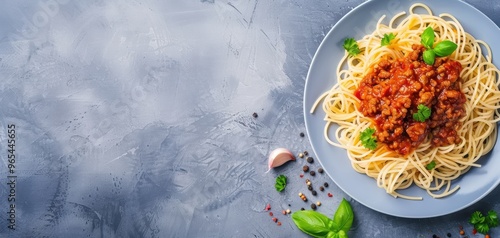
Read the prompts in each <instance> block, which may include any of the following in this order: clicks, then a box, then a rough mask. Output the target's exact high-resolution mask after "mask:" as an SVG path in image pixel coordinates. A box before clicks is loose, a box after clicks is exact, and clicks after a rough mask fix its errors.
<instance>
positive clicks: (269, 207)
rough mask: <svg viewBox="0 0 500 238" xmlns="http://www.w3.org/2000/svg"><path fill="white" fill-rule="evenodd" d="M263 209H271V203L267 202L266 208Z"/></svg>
mask: <svg viewBox="0 0 500 238" xmlns="http://www.w3.org/2000/svg"><path fill="white" fill-rule="evenodd" d="M265 210H266V211H269V210H271V204H269V203H268V204H267V205H266V208H265Z"/></svg>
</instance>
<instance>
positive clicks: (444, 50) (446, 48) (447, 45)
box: [434, 40, 458, 57]
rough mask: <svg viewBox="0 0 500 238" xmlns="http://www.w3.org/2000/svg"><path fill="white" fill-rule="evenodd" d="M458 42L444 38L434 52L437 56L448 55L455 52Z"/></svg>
mask: <svg viewBox="0 0 500 238" xmlns="http://www.w3.org/2000/svg"><path fill="white" fill-rule="evenodd" d="M457 47H458V46H457V44H455V43H453V42H451V41H449V40H444V41H441V42H439V43H437V45H436V46H435V47H434V53H436V55H437V56H441V57H442V56H448V55H451V53H453V51H455V50H456V49H457Z"/></svg>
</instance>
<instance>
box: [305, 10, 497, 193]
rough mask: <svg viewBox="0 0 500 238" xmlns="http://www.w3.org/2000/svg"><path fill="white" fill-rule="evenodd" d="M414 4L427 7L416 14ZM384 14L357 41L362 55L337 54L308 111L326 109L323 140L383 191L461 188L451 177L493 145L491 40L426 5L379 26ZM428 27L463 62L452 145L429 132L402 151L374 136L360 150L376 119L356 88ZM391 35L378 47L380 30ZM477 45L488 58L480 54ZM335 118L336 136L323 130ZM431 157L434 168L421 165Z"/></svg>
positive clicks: (494, 109) (406, 50) (494, 103)
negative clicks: (370, 145)
mask: <svg viewBox="0 0 500 238" xmlns="http://www.w3.org/2000/svg"><path fill="white" fill-rule="evenodd" d="M418 9H423V10H424V11H425V12H426V13H424V14H421V13H417V11H418ZM384 18H385V16H382V17H381V18H380V19H379V21H378V24H377V27H376V29H375V31H374V32H372V33H371V34H369V35H366V36H364V37H363V38H362V39H361V40H358V41H357V44H358V45H359V49H360V50H361V53H359V54H358V55H356V56H349V55H348V54H347V53H346V54H345V55H344V57H343V58H342V59H341V60H340V63H339V64H338V65H337V70H336V72H337V75H336V76H337V83H336V84H335V85H334V86H333V87H332V88H331V89H330V90H329V91H327V92H325V93H324V94H323V95H321V96H320V97H319V98H318V100H317V101H316V102H315V104H314V105H313V107H312V109H311V113H314V111H315V109H316V108H317V107H318V106H320V105H321V107H322V109H323V111H324V112H325V113H326V116H325V121H326V125H325V130H324V136H325V139H326V140H327V141H328V142H329V143H330V144H332V145H334V146H337V147H340V148H344V149H346V150H347V154H348V157H349V159H350V161H351V165H352V166H353V168H354V170H355V171H357V172H359V173H363V174H366V175H367V176H369V177H372V178H374V179H375V180H376V181H377V185H378V186H379V187H381V188H383V189H385V190H386V192H387V193H388V194H391V195H392V196H394V197H401V198H405V199H413V200H421V199H422V197H414V196H407V195H404V194H401V193H400V190H402V189H405V188H408V187H410V186H412V185H413V184H415V185H417V186H418V187H420V188H422V189H424V190H426V191H427V193H428V194H429V195H430V196H431V197H433V198H441V197H445V196H448V195H450V194H452V193H454V192H455V191H457V190H458V189H459V185H455V186H453V187H452V185H451V182H452V180H454V179H456V178H458V177H459V176H460V175H462V174H464V173H465V172H467V171H468V170H469V169H470V168H471V167H480V165H479V164H478V163H477V160H478V159H479V158H480V157H481V156H483V155H485V154H486V153H488V152H489V151H490V150H491V149H492V148H493V146H494V144H495V140H496V134H497V122H498V121H499V120H500V115H499V114H500V113H499V109H500V91H499V85H498V84H499V82H498V81H499V80H498V76H499V74H500V71H499V70H498V69H497V68H496V66H495V65H493V63H492V58H491V50H490V48H489V46H488V45H487V44H486V43H485V42H483V41H481V40H476V39H475V38H474V37H473V36H471V35H470V34H469V33H467V32H465V30H464V29H463V27H462V26H461V24H460V22H459V21H458V20H457V19H456V18H455V17H453V16H452V15H451V14H440V15H439V16H434V15H433V14H432V11H431V9H430V8H429V7H428V6H426V5H424V4H420V3H417V4H414V5H412V6H411V7H410V8H409V14H406V13H405V12H402V13H400V14H397V15H396V16H394V17H393V18H392V19H391V20H390V21H389V24H388V25H384V24H382V21H383V20H384ZM427 27H432V28H433V29H434V32H435V38H436V42H439V41H442V40H450V41H452V42H455V43H456V44H457V46H458V47H457V49H456V50H455V51H454V52H453V53H452V54H451V55H450V56H449V59H451V60H453V61H456V62H458V63H460V65H461V71H460V78H461V83H460V87H461V88H460V89H458V90H461V92H463V95H465V102H462V103H463V111H464V112H461V114H460V117H456V118H455V119H456V121H457V123H459V124H460V125H461V126H455V129H456V131H455V132H454V133H455V134H454V135H455V136H456V138H455V139H453V140H450V141H452V142H453V143H444V144H439V143H438V144H437V145H436V143H433V142H432V139H433V138H432V136H431V135H427V136H426V137H425V138H424V139H423V140H421V141H419V143H418V145H417V146H416V147H415V148H413V149H412V150H407V151H406V153H398V151H397V150H394V148H390V146H388V145H387V144H384V143H380V142H379V143H377V144H378V145H377V147H376V148H375V149H373V150H370V149H367V148H365V147H364V146H363V145H362V142H361V140H360V133H361V132H362V131H364V130H365V129H366V128H377V122H376V120H374V119H373V118H371V117H368V116H365V115H364V114H363V113H362V112H361V111H360V110H359V108H360V103H361V102H360V99H359V95H357V94H358V93H359V92H356V90H357V89H358V87H360V83H361V82H362V81H363V79H364V77H365V76H366V75H367V73H370V72H372V71H373V68H374V66H376V65H378V64H379V62H380V59H386V60H388V61H397V60H398V59H402V58H404V57H406V56H407V55H408V54H410V53H411V52H412V51H413V50H414V49H415V45H420V39H421V38H420V36H421V34H422V32H423V31H424V29H426V28H427ZM390 33H392V34H394V35H395V39H394V40H392V42H391V44H390V45H388V46H381V44H380V42H381V39H382V37H383V36H384V34H390ZM412 47H413V48H412ZM483 49H485V50H486V52H485V55H486V56H483ZM377 67H378V66H377ZM334 124H336V125H338V128H337V129H336V131H335V139H333V138H330V136H329V129H330V127H331V126H332V125H334ZM430 163H433V164H434V165H435V166H434V167H433V168H432V169H429V168H426V167H427V165H428V164H430Z"/></svg>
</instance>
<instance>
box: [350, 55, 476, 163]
mask: <svg viewBox="0 0 500 238" xmlns="http://www.w3.org/2000/svg"><path fill="white" fill-rule="evenodd" d="M412 49H413V51H412V52H410V53H408V54H407V55H406V56H405V57H403V58H400V59H397V60H387V59H381V60H380V61H379V62H378V64H375V65H374V66H373V67H372V68H371V70H370V71H369V72H368V73H367V74H366V75H365V76H364V78H363V80H362V81H361V83H360V85H359V87H358V88H357V89H356V90H355V92H354V93H355V96H356V97H357V98H358V99H359V100H360V105H359V108H358V110H359V111H360V112H361V113H362V114H363V115H364V116H367V117H370V118H372V119H373V120H374V122H375V125H376V127H377V130H376V133H375V136H376V138H377V141H378V142H381V143H384V144H386V145H387V147H388V148H390V149H391V150H394V151H396V152H398V153H399V154H401V155H408V154H409V153H411V152H412V151H413V150H415V148H417V147H418V146H419V145H420V144H421V143H422V142H423V141H424V140H425V139H426V138H430V139H431V144H432V146H445V145H451V144H457V143H460V141H461V140H460V137H459V136H458V134H457V131H458V130H459V128H460V126H461V123H460V119H461V118H462V117H463V116H464V115H465V107H464V104H465V102H466V99H465V94H464V93H463V92H462V91H461V79H460V72H461V70H462V66H461V64H460V63H459V62H457V61H454V60H451V59H449V58H447V57H442V58H436V60H435V62H434V65H427V64H426V63H425V62H424V61H423V59H422V53H423V52H424V51H425V48H424V47H423V46H421V45H413V46H412ZM419 105H425V106H426V107H427V108H429V109H430V110H431V116H430V117H429V118H428V119H426V120H425V121H423V122H422V121H417V120H415V119H414V118H413V114H414V113H417V112H418V106H419Z"/></svg>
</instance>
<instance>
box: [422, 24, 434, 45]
mask: <svg viewBox="0 0 500 238" xmlns="http://www.w3.org/2000/svg"><path fill="white" fill-rule="evenodd" d="M420 43H421V44H422V45H423V46H425V48H427V49H432V47H433V46H434V29H432V27H430V26H429V27H427V28H425V30H424V32H422V35H421V36H420Z"/></svg>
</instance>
